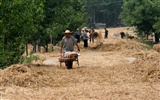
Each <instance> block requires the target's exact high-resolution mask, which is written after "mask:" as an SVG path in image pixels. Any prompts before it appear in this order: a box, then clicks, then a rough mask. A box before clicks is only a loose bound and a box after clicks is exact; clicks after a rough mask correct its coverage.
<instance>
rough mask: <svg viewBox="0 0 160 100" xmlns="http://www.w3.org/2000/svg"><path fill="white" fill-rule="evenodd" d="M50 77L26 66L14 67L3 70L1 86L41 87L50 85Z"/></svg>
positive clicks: (0, 80)
mask: <svg viewBox="0 0 160 100" xmlns="http://www.w3.org/2000/svg"><path fill="white" fill-rule="evenodd" d="M51 79H52V78H50V77H49V76H45V75H43V71H36V70H32V69H30V67H29V66H25V65H12V66H10V67H8V68H6V69H5V70H1V74H0V83H1V86H13V85H14V86H21V87H37V86H39V87H41V86H46V85H49V84H50V83H49V82H50V80H51Z"/></svg>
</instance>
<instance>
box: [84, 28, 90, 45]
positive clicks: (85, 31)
mask: <svg viewBox="0 0 160 100" xmlns="http://www.w3.org/2000/svg"><path fill="white" fill-rule="evenodd" d="M87 32H88V31H87V29H85V30H84V33H83V42H84V47H85V48H87V47H88V38H89V37H88V34H87Z"/></svg>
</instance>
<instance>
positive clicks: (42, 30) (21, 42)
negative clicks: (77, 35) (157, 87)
mask: <svg viewBox="0 0 160 100" xmlns="http://www.w3.org/2000/svg"><path fill="white" fill-rule="evenodd" d="M83 4H84V1H83V0H58V1H57V0H3V2H2V1H0V6H1V9H0V13H1V15H0V18H1V19H0V30H1V34H0V67H4V66H9V65H11V64H14V63H18V62H19V61H20V58H21V56H22V53H24V50H25V49H26V50H27V48H25V45H27V44H28V43H33V42H34V43H35V42H36V41H40V43H39V45H43V46H44V47H45V46H47V45H48V43H49V42H50V41H49V40H50V36H53V37H52V38H54V39H56V38H59V36H61V35H62V32H63V31H64V30H65V29H70V30H75V29H76V28H77V27H80V26H81V25H82V23H83V22H84V21H85V18H86V17H85V9H84V6H83ZM59 39H60V38H59ZM26 47H27V46H26Z"/></svg>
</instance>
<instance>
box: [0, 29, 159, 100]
mask: <svg viewBox="0 0 160 100" xmlns="http://www.w3.org/2000/svg"><path fill="white" fill-rule="evenodd" d="M126 29H127V28H109V29H108V30H109V38H108V39H101V43H99V42H98V41H97V42H96V43H89V48H87V49H84V48H83V42H81V43H80V44H79V45H80V48H81V52H80V54H81V55H80V56H79V62H80V66H78V65H77V64H76V62H74V64H73V69H71V70H67V69H66V67H65V66H64V64H63V65H62V66H61V67H60V66H59V62H58V57H59V56H60V54H59V52H57V51H55V52H52V53H44V54H40V53H37V54H35V55H37V56H39V57H40V60H39V61H38V62H34V64H29V65H12V66H10V67H9V68H7V69H5V70H0V73H1V74H0V100H159V98H160V54H159V53H158V52H156V51H154V50H150V49H148V48H147V47H146V45H145V44H142V43H139V42H136V41H135V40H126V39H120V37H119V36H118V37H115V36H113V34H114V33H118V32H120V31H125V32H129V33H130V34H132V33H133V32H131V31H130V30H126ZM101 31H102V36H103V30H101Z"/></svg>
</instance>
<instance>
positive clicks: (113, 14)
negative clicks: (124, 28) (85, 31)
mask: <svg viewBox="0 0 160 100" xmlns="http://www.w3.org/2000/svg"><path fill="white" fill-rule="evenodd" d="M122 1H123V0H92V1H91V0H86V9H87V12H88V15H89V23H106V25H107V26H108V27H109V26H116V25H117V24H118V23H120V20H119V18H118V17H119V14H120V12H121V6H122V3H123V2H122Z"/></svg>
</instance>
